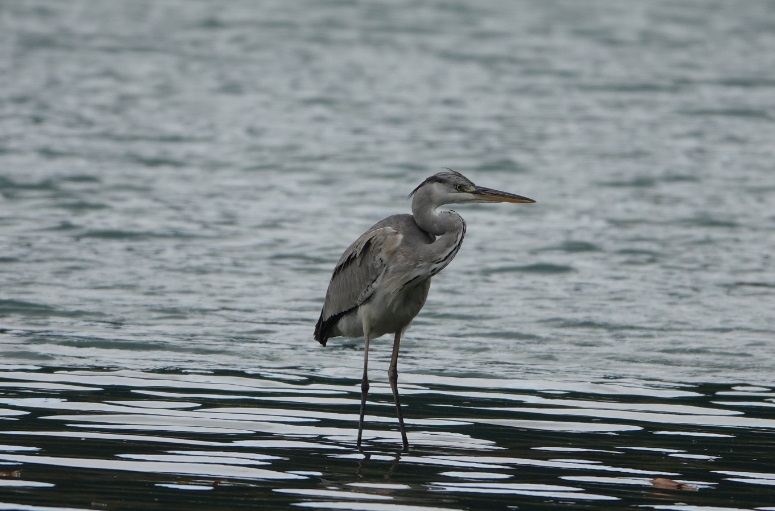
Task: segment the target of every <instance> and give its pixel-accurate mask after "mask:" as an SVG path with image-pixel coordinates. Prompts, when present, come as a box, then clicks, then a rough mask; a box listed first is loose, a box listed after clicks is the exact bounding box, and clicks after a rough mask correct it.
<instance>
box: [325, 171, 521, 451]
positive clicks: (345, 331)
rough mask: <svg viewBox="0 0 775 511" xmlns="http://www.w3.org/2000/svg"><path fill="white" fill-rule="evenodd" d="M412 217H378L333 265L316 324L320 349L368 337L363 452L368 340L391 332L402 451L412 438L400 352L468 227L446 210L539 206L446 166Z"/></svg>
mask: <svg viewBox="0 0 775 511" xmlns="http://www.w3.org/2000/svg"><path fill="white" fill-rule="evenodd" d="M409 198H411V199H412V214H411V215H409V214H399V215H392V216H389V217H387V218H385V219H383V220H380V221H379V222H377V223H376V224H374V225H373V226H372V227H371V228H369V229H368V230H367V231H366V232H365V233H363V234H362V235H361V236H360V237H359V238H358V239H357V240H355V241H354V242H353V243H352V244H351V245H350V246H349V247H348V248H347V250H345V251H344V253H343V254H342V256H341V257H340V258H339V261H338V262H337V263H336V266H335V267H334V271H333V275H332V276H331V282H330V283H329V285H328V290H327V292H326V298H325V301H324V304H323V309H322V310H321V312H320V318H319V319H318V322H317V324H316V325H315V334H314V337H315V340H317V341H318V342H319V343H320V344H322V345H323V346H325V345H326V343H327V341H328V339H329V338H331V337H339V336H344V337H354V338H359V337H363V339H364V356H363V376H362V379H361V404H360V414H359V419H358V437H357V449H358V451H359V452H363V450H362V441H361V440H362V437H363V422H364V415H365V411H366V397H367V395H368V392H369V378H368V366H369V341H371V340H373V339H376V338H377V337H380V336H382V335H385V334H389V333H392V334H394V339H393V352H392V356H391V359H390V366H389V369H388V380H389V382H390V388H391V391H392V393H393V400H394V402H395V405H396V415H397V417H398V426H399V430H400V432H401V441H402V443H403V449H402V451H403V452H406V451H408V450H409V441H408V439H407V435H406V427H405V426H404V418H403V415H402V413H401V402H400V396H399V393H398V351H399V345H400V343H401V336H402V335H403V333H404V332H405V331H406V329H407V328H408V327H409V325H410V323H411V322H412V320H413V319H414V318H415V316H417V314H418V313H419V312H420V310H421V309H422V307H423V305H425V300H426V298H427V297H428V291H429V290H430V285H431V278H433V277H434V276H435V275H437V274H438V273H439V272H440V271H442V270H443V269H444V268H446V267H447V265H448V264H449V263H450V262H451V261H452V259H454V258H455V255H457V253H458V250H460V246H461V245H462V243H463V238H464V237H465V233H466V223H465V221H464V220H463V217H461V216H460V215H459V214H457V213H456V212H455V211H452V210H449V209H445V210H441V211H439V210H438V209H439V208H440V207H441V206H444V205H447V204H470V203H498V202H512V203H525V204H528V203H534V202H535V201H534V200H533V199H529V198H527V197H523V196H521V195H515V194H513V193H508V192H502V191H500V190H494V189H491V188H485V187H483V186H477V185H475V184H474V183H473V182H472V181H471V180H470V179H468V178H467V177H465V176H464V175H463V174H461V173H459V172H457V171H454V170H452V169H448V168H447V169H445V170H444V171H442V172H439V173H437V174H434V175H432V176H430V177H428V178H427V179H425V180H424V181H423V182H422V183H420V185H419V186H417V188H415V189H414V190H413V191H412V193H410V194H409Z"/></svg>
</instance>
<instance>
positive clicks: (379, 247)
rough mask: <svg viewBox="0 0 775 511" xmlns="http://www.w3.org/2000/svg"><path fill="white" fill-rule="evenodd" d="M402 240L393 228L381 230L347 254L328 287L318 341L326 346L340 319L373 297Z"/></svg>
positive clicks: (365, 237) (317, 329)
mask: <svg viewBox="0 0 775 511" xmlns="http://www.w3.org/2000/svg"><path fill="white" fill-rule="evenodd" d="M401 238H402V236H401V234H400V233H399V232H398V231H397V230H395V229H393V228H392V227H380V228H377V229H372V230H370V231H368V232H366V233H364V234H363V235H362V236H361V237H360V238H358V239H357V240H355V242H354V243H353V244H352V245H350V246H349V247H348V248H347V250H345V251H344V254H342V257H340V258H339V262H338V263H337V264H336V267H335V268H334V274H333V275H332V277H331V282H330V283H329V284H328V292H327V293H326V301H325V303H324V304H323V310H322V311H321V313H320V319H318V322H317V325H315V340H317V341H318V342H320V344H322V345H324V346H325V344H326V341H327V340H328V338H329V336H330V332H331V329H332V328H333V326H334V325H336V323H337V322H338V321H339V319H340V318H341V317H342V316H344V315H345V314H347V313H348V312H350V311H352V310H353V309H355V308H357V307H358V306H360V305H361V304H363V303H364V302H365V301H366V300H368V299H369V298H370V297H371V295H372V294H373V293H374V291H375V286H376V284H377V281H378V280H379V278H380V277H381V276H382V275H383V274H384V272H385V270H386V268H387V263H388V260H389V258H390V257H391V255H392V254H393V253H394V252H395V250H396V248H397V247H398V245H399V244H400V243H401Z"/></svg>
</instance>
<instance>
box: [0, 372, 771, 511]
mask: <svg viewBox="0 0 775 511" xmlns="http://www.w3.org/2000/svg"><path fill="white" fill-rule="evenodd" d="M0 377H1V378H2V379H1V380H0V388H2V390H3V397H2V399H1V400H0V403H2V408H0V414H1V415H2V417H3V422H2V423H3V428H2V431H0V469H1V470H2V471H3V473H4V474H5V476H4V477H0V495H2V496H3V498H2V502H3V503H2V504H0V506H2V507H0V508H1V509H71V508H74V509H90V508H91V509H117V510H118V509H162V508H164V509H182V510H183V509H243V508H245V509H255V508H259V509H285V508H288V509H292V508H296V507H297V506H298V507H302V508H313V509H358V510H375V511H391V510H396V511H398V510H401V511H406V510H434V509H455V510H457V509H482V510H498V509H503V510H508V509H555V508H562V509H620V508H633V507H636V508H639V509H641V508H646V509H693V510H704V509H721V507H723V508H724V509H754V508H756V509H773V507H769V508H766V507H762V506H765V505H770V506H772V505H775V498H774V497H773V495H774V494H773V490H772V487H773V486H775V471H773V466H775V454H774V452H775V451H774V450H773V447H775V399H773V396H775V392H773V391H772V389H765V388H761V387H751V386H740V387H730V386H727V385H718V384H704V385H665V384H657V383H645V382H635V381H600V382H588V383H584V382H569V383H564V384H563V383H562V382H551V383H549V382H541V381H530V380H503V381H494V380H483V379H469V378H444V377H433V376H417V375H412V376H410V377H409V378H408V381H407V382H405V383H404V385H403V388H404V395H405V396H406V397H405V401H406V402H407V405H408V406H407V408H406V415H407V419H408V427H409V437H410V441H411V443H412V445H413V447H412V449H411V450H410V452H409V453H404V454H399V453H398V450H399V447H400V437H399V435H398V432H397V431H396V428H395V421H394V419H393V417H392V412H393V407H392V404H391V402H390V397H389V394H390V391H389V388H387V386H386V385H384V384H379V385H375V390H374V393H373V400H372V402H371V403H370V410H369V411H370V414H369V417H368V424H367V430H366V432H365V440H366V442H367V446H366V449H365V451H366V455H365V456H364V455H361V454H358V453H357V451H355V449H354V441H355V428H354V426H355V422H356V412H357V408H358V399H359V389H358V384H357V382H356V381H354V380H347V379H334V378H321V377H303V376H296V377H291V376H289V375H288V374H283V375H272V374H245V373H240V372H217V373H198V374H197V373H186V372H169V371H167V372H155V373H147V372H139V371H127V370H121V371H99V370H68V369H55V368H49V369H46V370H38V371H33V370H17V371H8V372H5V373H3V374H2V375H0ZM17 471H18V472H17ZM660 478H662V479H669V480H670V481H674V482H678V483H682V484H683V485H684V486H683V487H682V489H675V488H671V487H667V488H666V487H664V483H663V485H662V486H660V484H659V482H658V481H659V480H660ZM10 503H13V504H10ZM52 503H55V506H54V507H50V506H51V504H52ZM21 504H24V505H28V506H34V507H23V506H22V505H21ZM722 504H723V506H722ZM37 506H43V507H37ZM709 506H710V507H709ZM719 506H721V507H719Z"/></svg>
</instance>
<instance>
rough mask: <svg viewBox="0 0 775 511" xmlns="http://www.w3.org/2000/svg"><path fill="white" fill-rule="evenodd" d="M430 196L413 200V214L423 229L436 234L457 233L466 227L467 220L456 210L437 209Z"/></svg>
mask: <svg viewBox="0 0 775 511" xmlns="http://www.w3.org/2000/svg"><path fill="white" fill-rule="evenodd" d="M437 207H438V205H436V204H432V203H431V201H430V200H429V197H415V198H414V200H413V201H412V216H414V221H415V222H417V225H418V226H420V228H421V229H422V230H424V231H425V232H428V233H430V234H433V235H434V236H443V235H444V234H456V233H457V232H458V231H460V230H461V229H463V228H464V225H465V222H463V219H462V218H461V217H460V215H458V214H457V213H455V212H454V211H436V208H437Z"/></svg>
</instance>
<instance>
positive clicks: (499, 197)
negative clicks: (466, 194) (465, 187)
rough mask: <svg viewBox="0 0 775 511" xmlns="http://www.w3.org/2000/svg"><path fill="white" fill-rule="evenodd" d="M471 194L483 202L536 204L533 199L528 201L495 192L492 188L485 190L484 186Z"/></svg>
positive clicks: (505, 193) (513, 195) (478, 187)
mask: <svg viewBox="0 0 775 511" xmlns="http://www.w3.org/2000/svg"><path fill="white" fill-rule="evenodd" d="M471 194H472V195H474V197H476V199H477V200H478V201H481V202H516V203H521V204H532V203H533V202H535V201H534V200H533V199H528V198H527V197H523V196H521V195H515V194H513V193H509V192H502V191H500V190H493V189H492V188H485V187H483V186H477V187H476V188H475V189H474V191H473V192H471Z"/></svg>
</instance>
